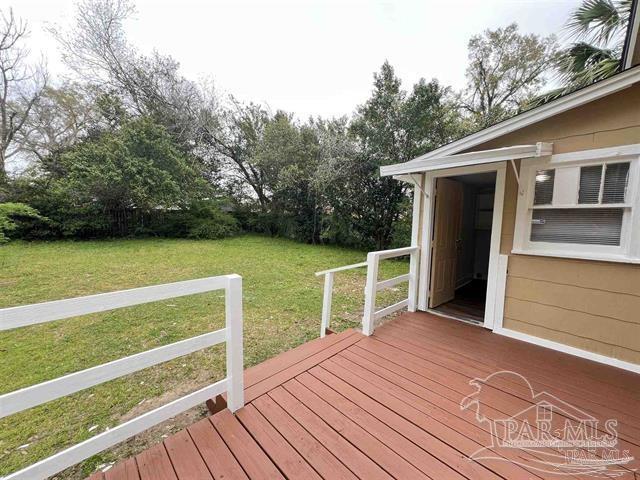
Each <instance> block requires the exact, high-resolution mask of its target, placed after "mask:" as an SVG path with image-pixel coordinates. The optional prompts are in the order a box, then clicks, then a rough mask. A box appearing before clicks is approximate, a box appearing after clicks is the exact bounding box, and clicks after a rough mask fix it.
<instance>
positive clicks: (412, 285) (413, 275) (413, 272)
mask: <svg viewBox="0 0 640 480" xmlns="http://www.w3.org/2000/svg"><path fill="white" fill-rule="evenodd" d="M419 252H420V250H416V251H414V252H412V253H411V255H410V256H409V287H408V288H409V303H408V304H407V310H408V311H410V312H415V311H416V305H417V303H418V302H417V299H418V288H417V287H418V285H417V284H418V264H419V258H420V255H419Z"/></svg>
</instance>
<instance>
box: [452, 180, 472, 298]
mask: <svg viewBox="0 0 640 480" xmlns="http://www.w3.org/2000/svg"><path fill="white" fill-rule="evenodd" d="M463 186H464V199H463V205H462V208H463V212H462V229H461V231H460V237H461V239H462V242H461V243H462V245H461V248H460V249H459V250H458V259H457V265H456V288H459V287H461V286H462V285H464V284H465V283H467V282H469V281H470V280H472V279H473V277H474V273H475V270H474V263H475V249H476V215H475V213H476V188H475V187H474V186H473V185H468V184H463Z"/></svg>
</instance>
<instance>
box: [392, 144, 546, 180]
mask: <svg viewBox="0 0 640 480" xmlns="http://www.w3.org/2000/svg"><path fill="white" fill-rule="evenodd" d="M552 153H553V144H552V143H544V142H538V143H536V144H535V145H514V146H512V147H504V148H496V149H493V150H479V151H477V152H469V153H459V154H456V155H447V156H444V157H434V158H426V159H423V160H417V161H416V160H413V161H411V162H406V163H396V164H394V165H386V166H384V167H380V175H382V176H383V177H386V176H390V175H402V174H407V173H422V172H430V171H434V170H443V169H445V168H455V167H465V166H469V165H481V164H484V163H494V162H503V161H505V160H517V159H520V158H534V157H545V156H548V155H551V154H552Z"/></svg>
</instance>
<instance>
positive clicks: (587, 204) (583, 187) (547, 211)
mask: <svg viewBox="0 0 640 480" xmlns="http://www.w3.org/2000/svg"><path fill="white" fill-rule="evenodd" d="M629 166H630V163H629V162H621V163H608V164H607V163H604V164H599V165H589V166H584V167H569V168H563V169H561V170H562V171H559V172H556V170H555V169H547V170H538V171H537V172H536V177H535V187H534V195H533V206H532V213H531V233H530V238H529V239H530V241H531V242H546V243H562V244H579V245H603V246H620V244H621V236H622V226H623V221H624V211H625V208H628V206H627V205H626V204H625V198H626V194H627V186H628V181H629V180H628V178H629ZM559 179H561V181H562V182H563V183H562V184H558V185H556V184H555V183H556V182H557V181H558V180H559ZM554 188H555V189H558V188H561V189H562V190H561V191H558V192H557V193H554ZM572 192H575V194H576V197H577V198H576V197H573V200H571V196H572ZM557 197H560V198H557ZM567 204H569V205H571V204H573V205H572V206H569V205H567Z"/></svg>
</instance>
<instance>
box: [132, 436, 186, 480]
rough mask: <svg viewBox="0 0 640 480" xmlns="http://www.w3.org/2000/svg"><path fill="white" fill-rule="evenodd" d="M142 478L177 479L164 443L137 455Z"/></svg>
mask: <svg viewBox="0 0 640 480" xmlns="http://www.w3.org/2000/svg"><path fill="white" fill-rule="evenodd" d="M136 463H137V464H138V472H139V473H140V479H141V480H176V479H177V478H178V476H177V475H176V472H175V470H174V469H173V465H171V460H169V455H168V454H167V451H166V449H165V448H164V443H160V444H158V445H154V446H153V447H151V448H150V449H149V450H145V451H144V452H142V453H140V454H139V455H136Z"/></svg>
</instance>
